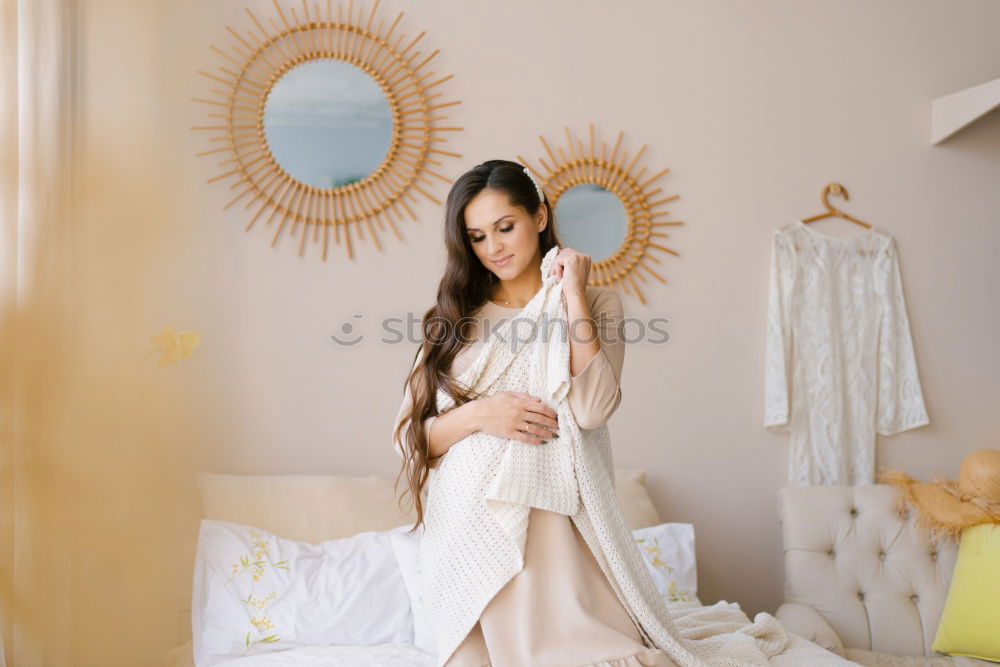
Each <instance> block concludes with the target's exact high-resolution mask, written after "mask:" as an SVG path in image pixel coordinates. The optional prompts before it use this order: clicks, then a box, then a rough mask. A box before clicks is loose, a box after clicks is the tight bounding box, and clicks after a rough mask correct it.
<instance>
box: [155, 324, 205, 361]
mask: <svg viewBox="0 0 1000 667" xmlns="http://www.w3.org/2000/svg"><path fill="white" fill-rule="evenodd" d="M152 340H153V343H155V344H156V347H157V348H158V349H159V350H160V363H159V365H160V366H167V365H169V364H173V363H175V362H176V361H177V360H178V359H190V358H191V353H192V352H193V351H194V348H196V347H198V341H200V340H201V335H200V334H198V333H197V332H195V331H174V330H173V327H170V326H166V327H163V331H161V332H160V333H158V334H156V335H155V336H153V337H152Z"/></svg>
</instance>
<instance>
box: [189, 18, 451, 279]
mask: <svg viewBox="0 0 1000 667" xmlns="http://www.w3.org/2000/svg"><path fill="white" fill-rule="evenodd" d="M273 3H274V9H275V12H276V13H275V16H272V17H269V18H267V19H266V21H261V20H260V19H258V18H257V16H256V15H255V14H254V13H253V12H252V11H250V10H249V9H247V10H246V13H247V16H248V17H249V19H250V22H251V23H250V24H248V25H247V26H246V27H245V28H244V30H243V31H242V32H239V31H237V30H235V29H234V28H231V27H229V26H226V30H227V31H228V32H229V35H230V36H231V37H232V40H231V43H230V44H229V46H228V50H223V49H219V48H216V47H215V46H210V48H211V49H212V51H214V52H215V53H216V54H218V55H219V56H221V57H222V58H223V59H224V60H225V61H226V62H225V63H224V64H221V65H219V68H218V71H216V72H206V71H201V70H199V72H198V73H199V74H201V75H202V76H204V77H206V78H207V79H208V80H210V81H211V82H212V84H213V87H212V88H211V93H212V95H211V96H210V97H209V98H192V99H193V101H195V102H198V103H200V104H204V105H207V106H208V107H209V110H210V113H208V116H209V117H211V118H213V119H216V120H215V121H214V122H213V124H211V125H204V126H195V127H192V128H191V129H192V130H199V131H206V132H208V133H210V134H211V135H213V136H211V138H210V139H209V142H210V144H211V148H210V149H209V150H206V151H203V152H201V153H198V155H199V156H209V155H217V154H225V155H227V156H228V158H227V159H225V160H223V161H222V162H219V164H218V167H219V169H220V173H219V174H217V175H215V176H213V177H211V178H209V179H208V182H209V183H212V182H215V181H221V180H224V179H234V182H233V183H232V184H231V185H230V189H232V190H234V191H236V192H235V196H234V197H233V199H232V200H231V201H230V202H229V203H227V204H226V205H225V207H224V208H226V209H228V208H229V207H231V206H233V205H234V204H236V203H237V202H240V201H241V200H245V201H244V204H243V207H244V209H246V210H247V211H250V212H251V214H252V217H251V218H250V222H249V223H248V224H247V226H246V231H249V230H250V229H251V228H252V227H253V226H254V224H255V223H256V222H257V221H258V220H261V219H263V220H264V222H263V226H271V225H273V236H272V238H271V245H272V246H274V245H275V244H276V243H277V242H278V239H279V238H280V237H281V235H282V233H286V234H288V235H290V236H292V237H293V238H295V237H296V236H297V237H298V252H299V255H300V256H301V255H302V254H303V253H304V252H305V248H306V243H307V241H309V240H311V241H312V243H314V244H317V245H320V246H321V247H322V257H323V259H324V260H325V259H326V258H327V254H328V249H329V244H330V237H331V235H332V237H333V241H334V243H336V244H338V245H340V244H343V246H344V248H345V251H346V252H347V257H348V258H349V259H353V257H354V249H353V243H354V242H355V239H357V240H366V239H367V238H371V240H372V242H373V243H374V244H375V247H376V249H378V250H379V251H381V250H382V242H381V241H380V235H382V234H386V233H388V231H391V232H392V234H393V235H394V236H395V237H396V238H397V239H402V236H401V235H400V232H399V227H398V226H397V223H402V221H403V218H404V216H407V215H408V216H409V217H410V219H411V220H413V221H416V219H417V217H416V214H415V213H414V212H413V209H412V208H411V206H410V205H409V204H408V202H409V203H415V202H416V201H417V197H416V195H415V194H414V193H419V194H420V195H422V196H424V197H426V198H427V199H429V200H431V201H432V202H434V203H435V204H438V205H440V204H441V201H440V200H438V199H437V198H435V197H434V196H433V195H432V194H431V192H430V190H431V186H432V185H434V181H433V180H432V178H434V179H438V180H440V181H441V182H443V183H446V184H450V183H451V180H450V179H448V178H445V177H444V176H442V175H441V174H440V173H438V171H437V168H438V167H440V166H441V164H442V163H441V161H440V159H441V158H445V157H456V158H458V157H461V155H460V154H459V153H454V152H451V151H447V150H445V149H444V143H445V141H446V136H447V133H449V132H455V131H459V130H461V129H462V128H460V127H453V126H448V125H445V124H442V121H445V120H446V119H447V116H446V115H444V114H443V110H444V109H446V108H447V107H450V106H453V105H455V104H459V102H458V101H452V102H445V101H442V100H440V99H438V98H440V97H441V95H442V93H440V92H434V90H433V89H434V88H436V87H437V86H439V85H440V84H441V83H443V82H445V81H447V80H448V79H450V78H451V75H450V74H449V75H447V76H437V77H435V74H436V73H435V72H433V71H427V65H428V63H429V62H430V61H431V59H432V58H433V57H434V56H435V55H437V54H438V53H439V51H438V50H437V49H435V50H434V51H432V52H431V53H429V54H427V55H426V56H422V55H421V52H420V51H419V50H416V48H415V47H416V46H417V42H419V41H420V39H421V38H422V37H423V36H424V35H425V34H426V33H425V32H421V33H420V34H419V35H417V36H416V37H414V38H413V39H411V40H406V39H405V38H404V36H403V35H402V34H395V35H394V33H395V32H396V27H397V25H398V24H399V21H400V19H401V18H402V17H403V12H400V13H399V15H398V16H397V17H396V19H395V20H394V21H393V22H392V24H391V25H389V27H388V29H386V25H385V21H384V20H382V19H379V20H378V23H377V26H376V25H375V22H376V18H375V14H376V11H377V10H378V5H379V2H378V0H376V2H375V3H374V5H373V6H372V8H371V11H370V12H369V13H368V15H367V17H366V16H365V11H364V9H358V11H357V15H355V11H354V2H353V0H350V2H348V3H347V8H346V11H345V9H344V7H343V6H342V5H338V6H337V7H336V11H334V8H333V7H332V3H331V0H326V2H325V7H322V8H321V7H320V4H319V3H317V2H312V3H309V2H307V0H302V4H301V7H300V10H301V15H300V12H299V11H298V10H297V9H296V8H295V7H293V6H289V7H287V8H283V7H282V6H281V4H280V3H279V1H278V0H273Z"/></svg>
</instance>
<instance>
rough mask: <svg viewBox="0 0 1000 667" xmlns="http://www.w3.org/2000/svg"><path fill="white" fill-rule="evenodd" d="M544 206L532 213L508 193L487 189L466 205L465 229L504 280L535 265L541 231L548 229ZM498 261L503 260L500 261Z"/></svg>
mask: <svg viewBox="0 0 1000 667" xmlns="http://www.w3.org/2000/svg"><path fill="white" fill-rule="evenodd" d="M546 216H547V213H546V210H545V207H544V206H541V207H539V209H538V213H537V215H536V216H532V215H531V214H530V213H528V212H527V211H526V210H525V209H523V208H521V207H520V206H513V205H512V204H511V203H510V200H509V199H508V198H507V194H506V193H504V192H501V191H499V190H493V189H491V188H483V189H482V190H481V191H480V192H479V193H478V194H477V195H476V196H475V197H473V198H472V199H471V200H469V203H468V204H467V205H466V207H465V230H466V234H468V236H469V245H471V246H472V250H473V252H475V253H476V257H478V258H479V261H480V262H482V263H483V266H485V267H486V268H487V269H489V270H490V271H492V272H493V273H494V274H496V276H497V278H499V279H500V280H511V279H513V278H516V277H518V276H519V275H521V273H523V272H524V271H527V270H529V269H531V268H532V267H533V264H534V262H535V258H536V256H537V255H538V234H539V232H541V231H542V230H544V229H545V225H546V223H547V220H546V219H545V218H546ZM497 260H500V261H501V263H500V264H497Z"/></svg>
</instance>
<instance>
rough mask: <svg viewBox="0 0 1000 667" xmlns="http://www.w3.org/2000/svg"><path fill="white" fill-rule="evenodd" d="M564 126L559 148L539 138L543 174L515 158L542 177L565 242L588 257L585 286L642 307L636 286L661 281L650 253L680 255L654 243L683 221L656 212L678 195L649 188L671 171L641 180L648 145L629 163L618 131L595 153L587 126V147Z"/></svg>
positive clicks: (543, 185) (640, 290)
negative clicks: (633, 299) (608, 290)
mask: <svg viewBox="0 0 1000 667" xmlns="http://www.w3.org/2000/svg"><path fill="white" fill-rule="evenodd" d="M564 129H565V133H566V145H565V150H564V149H563V147H562V146H556V149H555V151H553V150H552V148H551V147H550V146H549V144H548V143H547V142H546V141H545V137H539V139H540V140H541V142H542V146H543V147H544V148H545V151H546V154H547V155H548V160H546V159H545V158H544V157H543V158H539V160H538V161H539V163H540V164H541V166H542V168H541V169H537V168H535V166H534V165H533V164H532V163H531V162H530V161H527V160H525V159H524V158H523V157H521V156H520V155H518V156H517V157H518V160H520V162H521V164H523V165H525V166H527V167H528V168H529V169H531V171H532V172H534V174H535V175H536V176H537V177H538V178H539V180H541V182H542V187H543V188H544V190H545V196H546V197H547V198H548V199H549V202H550V204H551V205H552V207H553V210H554V211H555V217H556V224H557V225H558V227H559V236H560V240H561V241H562V242H563V244H564V245H566V246H568V247H571V248H574V249H576V250H579V251H580V252H582V253H585V254H587V255H590V257H591V260H592V264H591V270H590V280H589V282H588V284H590V285H606V286H610V287H615V288H618V289H620V290H622V292H624V293H625V294H630V295H631V294H634V295H635V296H637V297H638V298H639V301H640V302H642V303H646V298H645V296H644V295H643V292H642V289H641V288H640V283H646V282H647V276H648V277H650V278H656V279H657V280H659V281H660V282H661V283H664V284H666V282H667V280H666V278H664V277H663V276H662V275H661V273H660V271H662V269H661V268H660V267H657V269H659V270H654V268H653V267H652V266H650V263H651V262H655V263H656V264H662V262H661V261H660V259H659V258H658V257H656V256H655V255H654V254H653V253H652V251H660V252H665V253H669V254H672V255H674V256H679V255H680V253H679V252H677V251H676V250H674V249H673V248H670V247H667V246H666V245H664V244H663V242H662V241H660V240H659V239H661V238H668V237H669V235H668V234H667V233H666V231H663V229H664V228H666V227H670V226H675V225H683V224H684V223H683V222H681V221H679V220H666V219H665V218H668V217H671V216H670V214H669V212H668V211H667V210H666V209H665V208H662V207H663V205H665V204H666V203H668V202H671V201H673V200H675V199H677V198H678V197H679V196H680V195H676V194H674V195H668V196H662V195H663V188H662V187H655V188H654V187H652V186H653V184H654V182H655V181H657V180H658V179H660V178H661V177H663V176H664V175H665V174H666V173H667V172H668V171H670V170H669V168H667V169H663V170H661V171H659V172H657V173H655V174H653V175H652V176H648V177H647V176H646V167H641V168H639V169H636V164H637V163H638V161H639V159H640V158H641V157H642V154H643V152H645V150H646V146H645V145H643V146H642V148H640V149H639V150H638V151H637V152H636V154H635V155H634V156H633V157H632V158H629V155H628V152H627V151H622V152H621V153H619V151H620V149H621V144H622V133H621V132H619V134H618V139H617V141H615V145H614V147H613V148H612V149H611V151H610V153H609V152H608V147H607V144H605V143H604V142H601V146H600V150H599V151H598V150H597V147H596V146H595V142H594V125H593V123H591V124H590V143H589V146H588V147H587V148H585V147H584V145H583V143H582V142H580V141H577V142H574V141H573V138H572V136H571V135H570V132H569V128H564Z"/></svg>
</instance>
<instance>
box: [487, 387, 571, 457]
mask: <svg viewBox="0 0 1000 667" xmlns="http://www.w3.org/2000/svg"><path fill="white" fill-rule="evenodd" d="M473 404H474V405H475V423H476V426H477V427H478V430H480V431H486V432H487V433H493V434H494V435H499V436H501V437H504V438H510V439H511V440H518V441H520V442H523V443H526V444H529V445H540V444H542V443H544V442H547V441H548V440H549V439H550V438H551V437H553V432H554V433H555V434H558V432H559V421H558V415H557V414H556V411H555V410H553V409H552V408H550V407H549V406H547V405H545V403H543V402H542V399H540V398H537V397H535V396H532V395H531V394H526V393H524V392H521V391H501V392H499V393H496V394H493V395H492V396H487V397H486V398H480V399H476V400H475V401H473ZM557 437H558V436H557Z"/></svg>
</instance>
